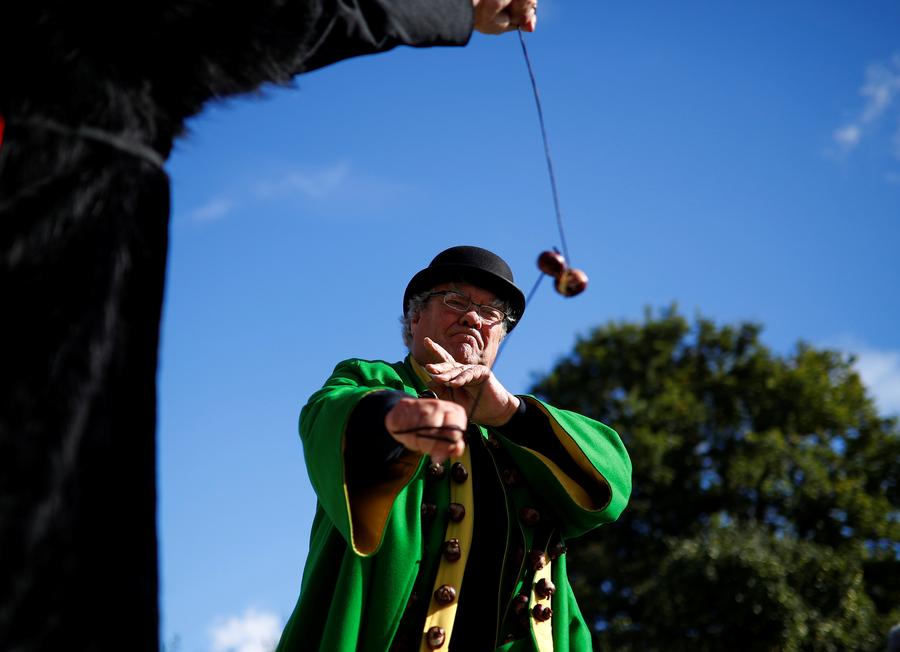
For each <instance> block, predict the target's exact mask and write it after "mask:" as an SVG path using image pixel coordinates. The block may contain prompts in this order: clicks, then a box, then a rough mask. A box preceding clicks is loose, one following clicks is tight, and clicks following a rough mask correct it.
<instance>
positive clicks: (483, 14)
mask: <svg viewBox="0 0 900 652" xmlns="http://www.w3.org/2000/svg"><path fill="white" fill-rule="evenodd" d="M472 6H473V7H474V8H475V29H476V30H478V31H479V32H482V33H484V34H502V33H503V32H511V31H513V30H516V29H521V30H522V31H523V32H533V31H534V30H535V28H536V27H537V0H472Z"/></svg>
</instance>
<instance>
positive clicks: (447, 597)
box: [434, 584, 456, 604]
mask: <svg viewBox="0 0 900 652" xmlns="http://www.w3.org/2000/svg"><path fill="white" fill-rule="evenodd" d="M434 599H435V600H436V601H437V603H438V604H450V603H451V602H453V601H454V600H456V589H454V588H453V587H452V586H450V585H449V584H442V585H441V586H439V587H438V589H437V591H435V592H434Z"/></svg>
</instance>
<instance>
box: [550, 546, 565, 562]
mask: <svg viewBox="0 0 900 652" xmlns="http://www.w3.org/2000/svg"><path fill="white" fill-rule="evenodd" d="M568 550H569V549H568V548H567V547H566V544H564V543H563V542H562V541H557V542H556V543H555V544H553V547H552V548H550V559H551V560H552V561H556V560H557V559H559V558H560V557H562V556H563V555H564V554H566V552H568Z"/></svg>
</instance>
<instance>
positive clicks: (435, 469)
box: [428, 462, 444, 480]
mask: <svg viewBox="0 0 900 652" xmlns="http://www.w3.org/2000/svg"><path fill="white" fill-rule="evenodd" d="M428 477H429V478H430V479H432V480H440V479H441V478H443V477H444V465H443V464H438V463H437V462H432V463H431V464H429V465H428Z"/></svg>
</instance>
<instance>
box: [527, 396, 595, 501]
mask: <svg viewBox="0 0 900 652" xmlns="http://www.w3.org/2000/svg"><path fill="white" fill-rule="evenodd" d="M522 400H526V399H522ZM532 404H533V405H536V406H537V407H538V408H540V409H541V412H543V413H544V415H546V417H547V420H548V421H549V422H550V427H551V428H552V429H553V434H554V435H556V438H557V439H558V440H559V441H560V443H561V444H562V445H563V447H564V448H565V449H566V452H567V453H568V454H569V457H571V458H572V460H573V461H574V462H575V464H577V465H578V468H579V469H581V470H582V471H584V472H585V473H586V474H587V475H588V476H589V477H591V478H593V479H594V480H595V481H596V482H597V484H602V485H603V486H604V487H606V491H607V495H606V502H604V503H603V504H602V505H600V504H598V503H597V501H595V500H594V499H593V498H592V497H591V495H590V494H589V493H588V492H587V491H586V490H585V489H584V488H583V487H582V486H581V485H579V484H578V483H576V482H575V481H574V480H573V479H572V478H571V477H570V476H569V475H567V474H566V473H565V471H563V470H562V469H561V468H559V466H558V465H557V464H556V463H555V462H553V461H552V460H551V459H550V458H548V457H547V456H546V455H542V454H541V453H538V452H537V451H536V450H533V449H531V448H528V447H527V446H523V447H522V448H524V449H525V450H527V451H528V452H530V453H532V454H533V455H534V456H535V457H537V458H538V459H539V460H541V462H543V463H544V464H545V465H546V466H547V468H549V469H550V471H551V472H552V473H553V475H554V476H555V477H556V479H557V480H559V482H560V484H561V485H562V486H563V488H564V489H565V490H566V491H567V492H568V494H569V496H570V497H571V498H572V500H574V501H575V502H576V503H577V504H578V506H579V507H581V508H583V509H586V510H589V511H599V510H602V509H605V508H606V506H607V505H609V503H610V501H611V500H612V487H610V486H609V481H607V479H606V478H605V477H604V476H603V474H602V473H600V472H599V471H598V470H597V469H595V468H594V465H593V464H591V461H590V460H589V459H588V457H587V455H585V454H584V451H582V450H581V448H579V447H578V444H577V443H575V441H574V440H573V439H572V438H571V437H570V436H569V434H568V433H567V432H566V431H565V430H564V429H563V428H562V427H561V426H560V425H559V424H558V423H557V422H556V419H554V418H553V417H552V416H551V415H550V413H549V412H548V411H547V408H545V407H544V406H543V405H541V403H539V402H538V401H532Z"/></svg>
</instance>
